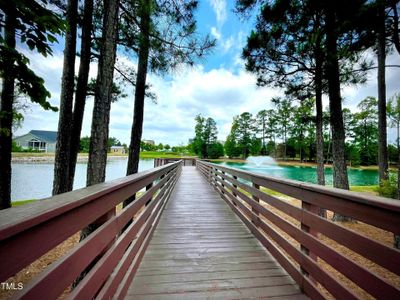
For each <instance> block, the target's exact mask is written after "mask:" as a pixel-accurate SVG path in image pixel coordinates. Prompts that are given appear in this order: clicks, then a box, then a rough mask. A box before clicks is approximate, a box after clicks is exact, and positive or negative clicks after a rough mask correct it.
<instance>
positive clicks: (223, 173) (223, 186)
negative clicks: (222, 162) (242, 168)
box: [221, 171, 225, 194]
mask: <svg viewBox="0 0 400 300" xmlns="http://www.w3.org/2000/svg"><path fill="white" fill-rule="evenodd" d="M222 175H223V176H225V171H222ZM221 179H222V181H225V179H224V177H222V176H221ZM221 185H222V188H225V184H223V183H221ZM221 192H222V194H225V192H224V191H223V190H222V191H221Z"/></svg>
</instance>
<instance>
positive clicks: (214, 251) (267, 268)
mask: <svg viewBox="0 0 400 300" xmlns="http://www.w3.org/2000/svg"><path fill="white" fill-rule="evenodd" d="M126 298H127V299H181V298H182V299H188V298H190V299H207V298H212V299H213V298H218V299H221V298H222V299H243V298H276V299H308V298H307V297H306V296H305V295H304V294H302V293H301V291H300V290H299V288H298V286H297V285H296V284H295V282H294V281H293V280H292V279H291V277H290V276H289V275H288V274H287V273H286V272H285V271H284V270H283V268H282V267H281V266H280V265H279V264H278V263H277V262H276V261H275V259H274V258H273V257H272V256H271V255H270V254H269V253H268V252H267V251H266V250H265V248H263V247H262V246H261V244H260V243H259V242H258V240H257V239H256V238H255V237H254V236H253V235H252V234H251V233H250V231H249V230H248V229H247V227H246V226H245V225H244V224H243V223H242V221H241V220H240V219H239V218H238V217H237V216H236V215H235V213H234V212H232V210H231V209H230V208H229V206H228V205H227V204H226V203H225V202H224V201H223V200H222V199H221V198H220V196H219V195H218V194H217V192H215V191H214V190H213V189H212V188H211V186H210V185H209V184H208V183H207V182H206V180H205V179H204V178H203V177H202V176H201V174H200V172H199V171H197V170H196V168H195V167H184V168H183V170H182V175H181V177H180V179H179V181H178V184H177V185H176V187H175V190H174V192H173V193H172V195H171V198H170V200H169V202H168V204H167V206H166V208H165V210H164V212H163V214H162V217H161V220H160V222H159V224H158V226H157V228H156V230H155V232H154V235H153V237H152V239H151V242H150V244H149V247H148V249H147V251H146V253H145V255H144V257H143V260H142V262H141V264H140V267H139V269H138V271H137V274H136V275H135V277H134V280H133V282H132V284H131V286H130V288H129V290H128V294H127V296H126Z"/></svg>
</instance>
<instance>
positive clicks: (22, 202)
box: [11, 199, 36, 207]
mask: <svg viewBox="0 0 400 300" xmlns="http://www.w3.org/2000/svg"><path fill="white" fill-rule="evenodd" d="M34 201H36V199H31V200H21V201H15V202H11V206H12V207H15V206H21V205H25V204H28V203H31V202H34Z"/></svg>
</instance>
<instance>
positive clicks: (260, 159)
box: [246, 156, 278, 167]
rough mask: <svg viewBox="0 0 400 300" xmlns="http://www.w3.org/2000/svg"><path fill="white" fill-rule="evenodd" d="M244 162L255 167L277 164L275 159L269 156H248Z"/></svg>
mask: <svg viewBox="0 0 400 300" xmlns="http://www.w3.org/2000/svg"><path fill="white" fill-rule="evenodd" d="M246 163H247V164H250V165H253V166H256V167H262V166H278V164H277V162H276V161H275V159H273V158H272V157H271V156H249V157H248V158H247V159H246Z"/></svg>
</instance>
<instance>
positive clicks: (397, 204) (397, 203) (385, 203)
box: [198, 160, 400, 212]
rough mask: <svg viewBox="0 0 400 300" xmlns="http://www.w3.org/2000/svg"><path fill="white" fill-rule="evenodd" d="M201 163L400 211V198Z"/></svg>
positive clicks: (206, 162) (207, 162) (247, 175)
mask: <svg viewBox="0 0 400 300" xmlns="http://www.w3.org/2000/svg"><path fill="white" fill-rule="evenodd" d="M198 161H200V162H201V163H205V164H209V165H212V166H214V167H217V168H220V169H225V170H229V171H232V172H236V173H238V174H243V175H245V176H246V177H249V176H250V177H253V178H257V179H261V180H267V181H271V182H275V183H279V184H285V185H290V186H293V187H296V188H299V189H303V190H307V191H311V192H317V193H320V194H325V195H328V196H333V197H336V198H342V199H346V200H348V201H353V202H358V203H362V204H366V205H372V206H378V207H381V208H384V209H389V210H393V211H397V212H400V200H396V199H389V198H384V197H380V196H375V195H370V194H369V195H365V194H364V193H361V192H353V191H348V190H343V189H339V188H334V187H326V186H322V185H318V184H314V183H307V182H302V181H297V180H292V179H284V178H278V177H273V176H268V175H264V174H261V173H258V172H249V171H243V170H238V169H235V168H231V167H226V166H221V165H219V164H215V163H211V162H209V161H204V160H198Z"/></svg>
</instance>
